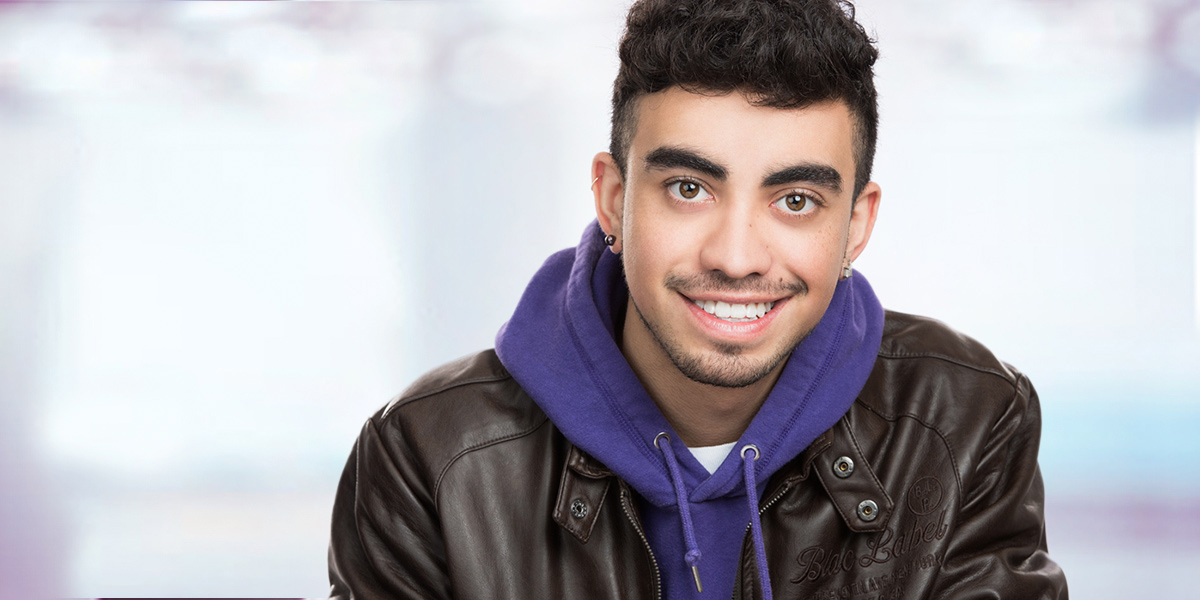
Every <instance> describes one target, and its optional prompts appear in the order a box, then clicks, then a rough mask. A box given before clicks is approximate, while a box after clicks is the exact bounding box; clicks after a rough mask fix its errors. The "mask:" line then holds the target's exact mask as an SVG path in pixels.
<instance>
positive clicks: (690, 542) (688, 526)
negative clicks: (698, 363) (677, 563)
mask: <svg viewBox="0 0 1200 600" xmlns="http://www.w3.org/2000/svg"><path fill="white" fill-rule="evenodd" d="M659 439H663V440H666V443H665V444H662V445H661V446H660V445H659V444H658V440H659ZM654 447H655V448H658V449H659V450H661V451H662V453H663V455H664V456H666V459H667V471H668V472H669V473H670V474H671V485H672V486H673V487H674V488H675V501H676V502H677V503H678V504H679V518H680V520H682V521H683V542H684V543H685V544H687V554H685V555H684V557H683V560H684V562H686V563H687V564H688V566H689V567H691V568H692V578H694V579H695V580H696V591H697V592H703V591H704V588H703V587H702V586H701V585H700V569H698V568H696V563H698V562H700V545H699V544H697V543H696V531H695V529H693V528H692V509H691V508H689V506H688V499H687V494H685V493H684V486H683V476H681V475H680V474H679V462H678V461H677V460H676V459H675V451H674V450H672V449H671V436H669V435H667V432H665V431H664V432H662V433H659V434H658V435H657V436H655V437H654Z"/></svg>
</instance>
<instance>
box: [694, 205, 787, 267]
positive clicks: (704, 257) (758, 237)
mask: <svg viewBox="0 0 1200 600" xmlns="http://www.w3.org/2000/svg"><path fill="white" fill-rule="evenodd" d="M720 213H721V214H716V215H714V219H713V221H712V224H711V226H710V227H711V229H710V231H709V233H708V236H707V239H706V240H705V244H704V246H703V247H702V248H701V250H700V264H701V266H702V267H703V268H705V269H708V270H713V271H721V272H722V273H724V274H725V275H727V276H729V277H731V278H733V279H742V278H744V277H749V276H751V275H766V274H767V271H768V270H770V268H771V254H770V245H769V244H768V241H767V237H766V235H767V231H766V225H767V224H766V223H761V222H758V221H757V219H756V215H755V214H754V211H753V210H752V207H750V206H738V207H733V206H730V207H729V208H728V210H725V211H720Z"/></svg>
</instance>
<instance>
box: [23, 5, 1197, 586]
mask: <svg viewBox="0 0 1200 600" xmlns="http://www.w3.org/2000/svg"><path fill="white" fill-rule="evenodd" d="M626 6H627V4H626V3H625V2H619V1H618V2H611V1H590V2H574V3H558V2H551V1H550V0H522V1H505V2H498V1H496V2H473V3H425V2H406V3H348V4H343V3H207V2H206V3H67V4H58V3H32V4H28V3H27V4H0V532H3V534H2V535H0V580H3V581H4V582H5V585H4V587H5V588H6V589H5V590H2V591H0V597H13V598H17V597H21V598H24V597H30V596H41V595H57V596H85V595H86V596H167V595H171V596H219V595H225V596H231V595H233V596H256V595H257V596H322V595H325V594H326V593H327V581H326V574H325V547H326V544H327V541H328V526H329V511H330V508H331V506H332V499H333V493H334V488H335V486H336V482H337V478H338V476H339V474H340V471H341V468H342V465H343V464H344V461H345V459H346V456H347V454H348V453H349V450H350V447H351V445H352V443H353V440H354V437H355V436H356V435H357V432H358V429H359V426H360V425H361V423H362V422H363V420H364V419H365V418H366V417H367V416H368V415H369V414H370V413H371V412H372V411H373V410H375V409H376V408H377V407H379V406H380V405H382V404H383V403H384V402H386V401H387V400H388V398H390V397H391V396H392V395H394V394H395V393H397V392H399V391H400V390H401V389H403V388H404V387H405V386H406V385H407V384H408V383H409V382H410V381H411V380H412V379H413V378H414V377H416V376H417V375H419V374H420V373H422V372H424V371H425V370H427V369H429V368H431V367H433V366H436V365H437V364H440V363H441V362H444V361H446V360H448V359H451V358H454V357H457V356H460V355H463V354H466V353H468V352H472V351H475V350H477V349H480V348H484V347H488V346H490V345H491V344H492V339H493V336H494V335H495V332H496V330H497V328H498V327H499V326H500V324H501V323H503V322H504V320H505V319H506V318H507V316H508V315H509V313H510V311H511V310H512V308H513V307H514V306H515V304H516V300H517V298H518V296H519V294H520V292H521V290H522V289H523V287H524V285H525V282H526V281H527V280H528V278H529V276H530V275H532V273H533V272H534V271H535V270H536V269H537V267H538V266H539V265H540V263H541V261H542V260H543V259H544V258H545V257H546V256H548V255H549V254H550V253H551V252H553V251H555V250H557V249H560V248H562V247H565V246H570V245H574V244H575V243H576V242H577V241H578V239H579V235H580V234H581V232H582V230H583V228H584V226H585V225H586V224H587V223H588V222H589V221H590V220H591V219H592V218H593V210H592V206H591V196H590V193H589V191H588V183H589V176H588V169H589V165H590V160H591V157H592V155H593V154H594V153H595V152H597V151H600V150H603V149H606V147H607V139H608V119H609V112H608V110H609V109H608V101H609V95H610V93H611V84H612V79H613V77H614V75H615V73H616V56H615V47H616V43H617V40H618V37H619V34H620V29H621V25H622V21H623V18H624V12H625V9H626ZM858 8H859V14H860V16H861V18H862V20H863V21H864V22H865V23H866V24H867V25H868V29H869V30H872V31H874V33H875V34H876V36H877V37H878V39H879V47H880V49H881V52H882V58H881V60H880V62H879V64H878V66H877V74H878V87H879V92H880V104H881V118H882V123H881V129H880V142H879V149H878V154H877V156H878V158H877V162H876V171H875V179H876V180H877V181H879V182H880V184H881V185H882V187H883V190H884V203H883V205H882V210H881V215H880V219H879V224H878V226H877V228H876V232H875V237H874V239H873V240H872V242H871V245H870V248H868V250H867V252H866V255H865V256H864V258H863V259H862V260H860V262H859V263H858V264H857V265H856V267H857V268H859V270H861V271H862V272H864V273H865V274H866V275H867V276H868V277H870V279H871V281H872V283H873V285H874V286H875V288H876V290H877V292H878V293H879V296H880V297H881V299H882V300H883V302H884V304H885V306H887V307H889V308H893V309H897V310H903V311H908V312H916V313H921V314H927V315H931V316H935V317H937V318H940V319H942V320H944V321H946V322H948V323H949V324H950V325H951V326H954V327H956V328H958V329H960V330H962V331H964V332H966V333H968V334H970V335H972V336H974V337H976V338H978V339H980V340H982V341H983V342H984V343H986V344H988V345H989V346H990V347H991V348H992V349H993V350H994V351H996V353H997V354H998V355H1000V356H1001V357H1002V358H1004V359H1006V360H1008V361H1010V362H1012V363H1013V364H1015V365H1016V366H1017V367H1018V368H1020V369H1022V370H1023V371H1025V372H1026V373H1028V374H1029V375H1030V376H1031V378H1032V380H1033V382H1034V384H1035V385H1036V386H1037V387H1038V390H1039V392H1040V394H1041V398H1042V403H1043V411H1044V416H1045V428H1044V436H1043V437H1044V439H1043V448H1042V465H1043V470H1044V474H1045V477H1046V489H1047V495H1048V507H1047V512H1048V530H1049V539H1050V546H1051V553H1052V555H1053V556H1054V557H1055V558H1056V559H1058V560H1059V561H1060V562H1061V563H1062V564H1063V566H1064V568H1065V569H1066V570H1067V574H1068V579H1069V582H1070V585H1071V589H1072V592H1073V595H1075V596H1077V597H1081V598H1095V599H1101V600H1103V599H1116V598H1133V597H1138V598H1148V597H1162V598H1166V597H1184V596H1189V595H1192V594H1194V590H1192V589H1191V585H1192V584H1191V583H1190V578H1188V577H1185V576H1181V575H1183V574H1184V572H1185V571H1184V569H1188V568H1194V567H1196V566H1197V565H1200V513H1198V512H1197V511H1195V509H1194V508H1193V507H1194V506H1195V504H1196V502H1197V501H1198V500H1200V461H1198V459H1200V440H1198V438H1197V436H1196V434H1195V431H1196V430H1197V429H1198V428H1200V259H1198V254H1200V252H1198V244H1197V240H1198V237H1197V236H1198V233H1200V181H1198V177H1200V175H1198V174H1200V0H1143V1H1141V2H1135V1H1118V0H1088V1H1083V0H1043V1H1034V0H986V1H984V0H887V1H884V0H861V2H859V7H858Z"/></svg>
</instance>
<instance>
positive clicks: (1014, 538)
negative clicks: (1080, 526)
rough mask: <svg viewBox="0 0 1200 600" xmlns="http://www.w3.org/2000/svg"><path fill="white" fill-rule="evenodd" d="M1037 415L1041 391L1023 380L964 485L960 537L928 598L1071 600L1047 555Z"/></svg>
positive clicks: (954, 542) (948, 550)
mask: <svg viewBox="0 0 1200 600" xmlns="http://www.w3.org/2000/svg"><path fill="white" fill-rule="evenodd" d="M1040 411H1041V409H1040V408H1039V405H1038V398H1037V393H1036V392H1035V391H1034V390H1033V387H1032V386H1031V385H1030V383H1029V381H1028V380H1027V379H1026V378H1025V377H1024V376H1023V375H1022V376H1019V377H1018V379H1017V382H1016V393H1015V396H1014V398H1013V401H1012V402H1011V404H1010V405H1009V407H1008V409H1007V411H1005V413H1004V414H1003V415H1002V416H1001V417H1000V419H999V420H998V421H997V422H996V424H995V426H994V427H993V429H992V435H991V438H990V440H989V441H988V442H987V444H986V445H985V447H984V449H983V451H982V454H981V455H980V458H979V459H978V461H977V467H976V468H975V470H974V472H973V474H971V475H970V476H969V477H968V478H965V479H964V481H963V486H964V493H965V496H964V500H963V506H962V512H961V513H960V517H959V520H958V526H957V531H956V533H955V535H954V537H953V538H952V540H951V542H950V545H949V547H948V548H947V550H946V554H945V556H944V558H943V562H942V568H941V575H940V577H939V578H938V581H937V583H936V584H935V589H934V591H933V593H932V594H931V596H930V597H931V598H940V599H947V600H949V599H952V598H953V599H955V600H961V599H974V598H979V599H983V598H1012V599H1020V600H1033V599H1063V600H1065V599H1066V598H1067V582H1066V578H1065V576H1064V575H1063V572H1062V569H1060V568H1059V566H1058V565H1057V564H1055V563H1054V561H1052V560H1051V559H1050V558H1049V556H1047V549H1046V528H1045V518H1044V516H1043V503H1044V498H1043V497H1044V491H1043V489H1042V475H1041V471H1040V470H1039V468H1038V464H1037V455H1038V443H1039V439H1040V436H1041V412H1040Z"/></svg>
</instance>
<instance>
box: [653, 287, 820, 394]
mask: <svg viewBox="0 0 1200 600" xmlns="http://www.w3.org/2000/svg"><path fill="white" fill-rule="evenodd" d="M714 281H715V282H718V285H720V284H719V282H723V281H734V280H730V279H729V278H727V277H725V276H724V275H722V274H719V273H718V274H712V275H703V276H699V277H693V278H680V277H677V276H670V275H669V276H667V279H666V281H665V282H664V285H665V286H666V287H667V289H670V290H674V291H679V290H680V288H689V287H691V288H708V289H713V288H715V287H716V286H714V285H713V282H714ZM697 282H699V284H700V285H697ZM720 287H722V288H724V289H731V287H732V289H737V288H745V287H755V286H745V285H741V284H740V283H739V284H737V285H735V286H728V285H721V286H720ZM784 289H786V290H788V291H790V292H792V294H793V295H796V296H799V295H804V294H806V293H808V286H807V285H805V284H804V282H803V281H797V282H796V283H794V284H792V285H790V286H787V287H786V288H784ZM681 293H682V292H681ZM684 295H685V296H686V295H687V294H684ZM629 298H630V304H632V305H633V309H634V310H635V311H636V312H637V314H638V318H639V319H641V320H642V324H643V325H645V326H646V329H647V330H648V331H649V332H650V335H651V336H652V337H653V338H654V341H655V342H657V343H658V345H659V347H660V348H662V350H663V353H664V354H666V355H667V358H668V359H670V361H671V363H672V364H673V365H675V368H676V369H678V370H679V372H680V373H683V376H684V377H687V378H688V379H690V380H692V381H695V382H696V383H703V384H707V385H712V386H716V387H723V388H743V387H746V386H749V385H752V384H754V383H757V382H758V381H760V380H762V379H763V378H764V377H766V376H767V375H769V374H770V373H771V372H772V371H774V370H775V368H776V367H778V366H779V365H780V364H782V363H783V361H785V360H787V358H788V357H789V356H791V354H792V350H794V349H795V348H796V346H799V345H800V343H801V342H803V341H804V338H806V337H808V334H810V333H812V330H811V329H809V330H807V331H800V332H797V335H795V336H794V338H793V339H792V340H790V341H789V343H786V344H784V345H782V346H781V347H780V348H779V349H778V350H776V352H775V354H774V355H772V356H770V357H769V358H767V359H764V360H757V361H756V360H753V359H750V358H747V357H746V356H744V355H743V353H742V350H743V348H742V347H741V346H739V345H737V344H729V343H722V342H716V343H714V344H713V346H712V351H708V352H705V351H694V350H693V351H689V350H688V349H685V348H684V347H683V345H682V344H680V343H679V341H678V340H676V339H675V338H673V337H671V336H670V335H669V334H668V332H665V331H663V330H662V328H660V327H658V326H657V325H656V324H654V323H652V322H650V320H649V319H647V318H646V315H644V314H643V313H642V309H641V308H639V307H638V305H637V302H636V301H634V300H633V296H632V295H630V297H629Z"/></svg>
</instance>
